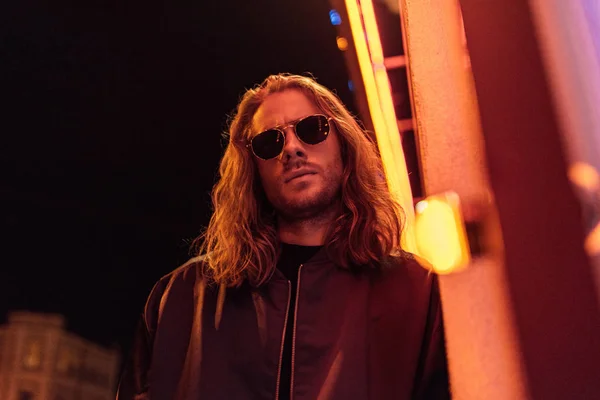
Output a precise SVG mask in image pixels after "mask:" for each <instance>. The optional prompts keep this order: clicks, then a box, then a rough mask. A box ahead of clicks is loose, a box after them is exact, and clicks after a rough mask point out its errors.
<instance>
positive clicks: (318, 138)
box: [296, 115, 329, 144]
mask: <svg viewBox="0 0 600 400" xmlns="http://www.w3.org/2000/svg"><path fill="white" fill-rule="evenodd" d="M296 133H297V134H298V137H299V138H300V140H302V141H303V142H304V143H308V144H317V143H321V142H322V141H323V140H325V139H327V135H328V134H329V121H328V120H327V117H325V116H323V115H313V116H310V117H307V118H305V119H303V120H302V121H300V122H298V124H297V125H296Z"/></svg>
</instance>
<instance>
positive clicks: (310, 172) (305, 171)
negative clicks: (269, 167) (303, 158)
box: [284, 169, 317, 183]
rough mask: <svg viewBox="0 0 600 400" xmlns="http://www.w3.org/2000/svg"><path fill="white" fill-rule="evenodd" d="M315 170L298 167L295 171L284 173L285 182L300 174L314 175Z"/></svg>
mask: <svg viewBox="0 0 600 400" xmlns="http://www.w3.org/2000/svg"><path fill="white" fill-rule="evenodd" d="M316 173H317V172H316V171H313V170H310V169H299V170H297V171H293V172H289V173H287V174H286V175H285V178H284V179H285V183H288V182H290V181H291V180H293V179H296V178H299V177H301V176H304V175H314V174H316Z"/></svg>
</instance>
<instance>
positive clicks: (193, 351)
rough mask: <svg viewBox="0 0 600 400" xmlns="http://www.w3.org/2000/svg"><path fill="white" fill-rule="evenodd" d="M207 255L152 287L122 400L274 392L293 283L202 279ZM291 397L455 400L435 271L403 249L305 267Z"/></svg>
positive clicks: (321, 259) (271, 395) (193, 399)
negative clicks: (229, 284)
mask: <svg viewBox="0 0 600 400" xmlns="http://www.w3.org/2000/svg"><path fill="white" fill-rule="evenodd" d="M201 262H202V261H201V260H192V261H190V262H188V263H187V264H185V265H183V266H181V267H180V268H178V269H176V270H175V271H173V272H171V273H170V274H168V275H166V276H164V277H163V278H162V279H160V281H159V282H158V283H157V284H156V285H155V287H154V288H153V289H152V292H151V294H150V296H149V298H148V301H147V304H146V307H145V309H144V312H143V315H142V318H141V322H140V324H139V327H138V331H137V333H136V337H135V341H134V349H133V354H132V357H131V358H130V360H129V363H128V364H127V365H126V367H125V369H124V372H123V375H122V377H121V382H120V385H119V390H118V393H117V399H118V400H132V399H137V400H139V399H144V400H145V399H151V400H170V399H173V400H183V399H186V400H199V399H200V400H203V399H227V400H232V399H275V398H276V393H277V389H278V384H279V365H280V362H281V351H282V341H283V337H284V326H285V325H286V323H285V322H286V317H287V306H288V298H289V293H290V287H289V286H290V284H289V281H287V280H286V279H285V278H284V277H283V275H282V274H281V273H280V272H279V271H278V270H276V271H275V273H274V275H273V277H272V279H271V280H270V281H269V282H268V283H267V284H265V285H263V286H261V287H253V286H251V285H250V284H244V285H242V286H241V287H239V288H229V289H225V288H219V287H213V286H210V285H206V284H205V283H204V280H203V279H202V277H201V273H200V271H201V268H200V267H199V265H200V264H199V263H201ZM297 296H298V297H297V309H296V313H295V318H296V329H295V332H294V344H293V367H292V398H293V399H294V400H309V399H310V400H313V399H386V400H387V399H432V400H437V399H449V398H450V394H449V389H448V372H447V366H446V357H445V348H444V335H443V324H442V315H441V307H440V300H439V291H438V285H437V277H436V276H435V275H434V274H432V273H430V272H428V271H426V270H425V269H424V268H422V267H421V266H420V265H419V264H418V263H417V261H415V260H414V258H413V257H412V256H410V255H408V254H406V255H404V256H403V257H397V258H393V259H390V260H389V262H387V263H386V264H385V265H383V266H381V267H380V268H377V269H372V268H371V269H366V268H363V269H362V271H360V272H352V271H349V270H346V269H342V268H338V267H336V266H335V265H334V264H333V263H332V262H331V261H329V259H328V257H327V256H326V254H325V251H320V252H319V253H317V254H316V255H315V256H314V257H313V258H312V259H311V260H310V261H309V262H307V263H305V264H304V265H302V266H301V268H300V277H299V281H298V294H297Z"/></svg>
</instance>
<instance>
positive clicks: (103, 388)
mask: <svg viewBox="0 0 600 400" xmlns="http://www.w3.org/2000/svg"><path fill="white" fill-rule="evenodd" d="M119 368H120V355H119V352H118V351H117V350H116V349H106V348H104V347H101V346H99V345H97V344H94V343H91V342H89V341H87V340H85V339H83V338H81V337H79V336H76V335H74V334H72V333H70V332H67V331H66V329H65V319H64V317H62V316H61V315H56V314H37V313H31V312H21V311H20V312H13V313H11V314H10V315H9V316H8V323H7V324H6V325H3V326H0V399H3V400H109V399H114V397H115V388H116V384H117V379H118V374H119Z"/></svg>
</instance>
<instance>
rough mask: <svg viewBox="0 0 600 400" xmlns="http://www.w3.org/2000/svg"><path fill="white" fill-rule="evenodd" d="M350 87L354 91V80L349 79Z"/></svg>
mask: <svg viewBox="0 0 600 400" xmlns="http://www.w3.org/2000/svg"><path fill="white" fill-rule="evenodd" d="M348 89H350V91H351V92H354V82H352V81H348Z"/></svg>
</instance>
